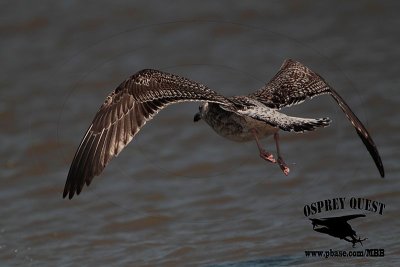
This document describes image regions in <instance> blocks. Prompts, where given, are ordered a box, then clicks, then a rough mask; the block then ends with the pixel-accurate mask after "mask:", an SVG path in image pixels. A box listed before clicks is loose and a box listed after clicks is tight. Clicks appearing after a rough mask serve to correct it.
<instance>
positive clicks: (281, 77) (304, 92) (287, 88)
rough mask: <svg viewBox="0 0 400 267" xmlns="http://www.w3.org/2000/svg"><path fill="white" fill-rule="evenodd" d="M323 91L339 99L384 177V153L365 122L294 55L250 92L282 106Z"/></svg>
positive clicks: (270, 104) (258, 98) (254, 95)
mask: <svg viewBox="0 0 400 267" xmlns="http://www.w3.org/2000/svg"><path fill="white" fill-rule="evenodd" d="M322 94H330V95H331V96H332V97H333V99H334V100H335V101H336V102H337V103H338V105H339V107H340V108H341V109H342V111H343V112H344V113H345V115H346V117H347V119H348V120H349V121H350V122H351V124H352V125H353V126H354V128H355V130H356V132H357V134H358V136H359V137H360V138H361V140H362V141H363V143H364V145H365V146H366V148H367V150H368V152H369V153H370V154H371V156H372V158H373V160H374V162H375V165H376V166H377V168H378V170H379V173H380V174H381V176H382V177H384V176H385V171H384V168H383V164H382V160H381V157H380V155H379V152H378V149H377V148H376V145H375V143H374V141H373V140H372V138H371V136H370V134H369V133H368V131H367V129H366V128H365V126H364V125H363V124H362V122H361V121H360V120H359V119H358V118H357V116H356V115H355V114H354V112H353V111H352V110H351V109H350V107H349V106H348V105H347V103H346V102H345V101H344V100H343V98H342V97H341V96H340V95H339V94H338V93H337V92H336V91H335V90H334V89H333V88H332V87H331V86H329V85H328V83H327V82H326V81H325V80H324V79H323V78H322V77H321V76H320V75H318V74H317V73H315V72H313V71H312V70H310V69H309V68H307V67H306V66H304V65H303V64H301V63H300V62H296V61H293V60H291V59H287V60H285V62H284V63H283V65H282V67H281V69H280V70H279V71H278V73H277V74H276V75H275V76H274V77H273V78H272V80H271V81H270V82H269V83H267V84H266V85H265V86H264V87H263V88H261V89H260V90H258V91H256V92H254V93H252V94H250V95H249V97H251V98H254V99H256V100H258V101H260V102H261V103H263V104H264V105H266V106H267V107H270V108H274V109H281V108H283V107H287V106H291V105H294V104H299V103H301V102H303V101H304V100H306V99H307V98H313V97H314V96H318V95H322Z"/></svg>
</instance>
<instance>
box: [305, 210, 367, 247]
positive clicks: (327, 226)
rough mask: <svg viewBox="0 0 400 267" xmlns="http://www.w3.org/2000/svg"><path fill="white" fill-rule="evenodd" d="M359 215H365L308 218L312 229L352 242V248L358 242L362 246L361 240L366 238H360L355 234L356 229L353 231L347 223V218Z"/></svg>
mask: <svg viewBox="0 0 400 267" xmlns="http://www.w3.org/2000/svg"><path fill="white" fill-rule="evenodd" d="M359 217H365V215H364V214H353V215H346V216H339V217H329V218H321V219H317V218H314V219H311V218H310V220H311V223H312V226H313V229H314V231H316V232H319V233H323V234H327V235H330V236H333V237H336V238H340V239H343V240H346V241H347V242H350V243H352V244H353V248H354V247H355V245H356V243H360V244H361V246H362V241H365V240H367V238H364V239H361V237H359V236H357V234H356V231H354V230H353V228H352V227H351V225H350V224H349V223H348V221H349V220H352V219H355V218H359Z"/></svg>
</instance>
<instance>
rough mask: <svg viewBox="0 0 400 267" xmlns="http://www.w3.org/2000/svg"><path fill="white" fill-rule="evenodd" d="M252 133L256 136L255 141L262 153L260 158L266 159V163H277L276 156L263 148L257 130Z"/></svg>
mask: <svg viewBox="0 0 400 267" xmlns="http://www.w3.org/2000/svg"><path fill="white" fill-rule="evenodd" d="M251 132H252V133H253V135H254V139H255V140H256V143H257V147H258V150H259V151H260V157H261V158H262V159H265V160H266V161H269V162H272V163H276V160H275V158H274V156H273V155H272V154H271V153H270V152H267V151H265V149H263V148H262V147H261V144H260V141H259V140H258V136H257V131H256V129H252V130H251Z"/></svg>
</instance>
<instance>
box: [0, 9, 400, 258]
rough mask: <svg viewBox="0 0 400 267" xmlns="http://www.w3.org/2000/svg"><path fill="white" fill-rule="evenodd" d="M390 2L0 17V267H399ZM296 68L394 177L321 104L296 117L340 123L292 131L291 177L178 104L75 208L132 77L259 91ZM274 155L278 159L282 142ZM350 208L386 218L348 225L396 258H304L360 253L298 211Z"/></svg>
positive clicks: (395, 25) (395, 34)
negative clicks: (311, 77)
mask: <svg viewBox="0 0 400 267" xmlns="http://www.w3.org/2000/svg"><path fill="white" fill-rule="evenodd" d="M385 3H386V4H385V5H384V4H382V3H381V2H379V1H368V2H363V3H359V4H356V3H350V4H349V3H347V2H346V3H344V2H343V3H340V4H336V3H335V4H332V5H330V4H328V3H325V4H324V3H319V4H316V3H315V2H307V1H306V2H301V3H297V2H285V3H280V2H273V3H269V4H268V5H266V4H265V3H263V2H262V1H260V3H258V4H257V5H255V4H252V5H250V4H244V2H243V3H242V2H239V1H237V2H236V4H235V5H233V3H231V2H229V3H228V2H226V3H224V2H221V1H218V2H215V3H207V4H200V3H197V4H193V5H192V6H189V5H188V3H186V2H182V3H181V4H182V5H177V4H176V5H175V4H174V5H172V4H168V5H167V4H166V3H165V4H160V3H158V2H155V1H146V3H144V4H143V3H142V4H138V3H131V2H128V3H125V4H124V5H120V6H118V5H115V6H108V5H107V2H105V1H104V2H96V3H93V4H92V5H87V4H83V3H79V2H75V1H59V2H57V3H56V2H51V1H49V2H48V3H44V2H40V4H38V3H34V2H30V3H22V2H9V3H1V4H0V12H1V13H0V14H1V20H0V23H1V24H0V36H1V42H0V46H1V49H0V53H1V59H2V60H1V62H0V64H1V67H2V71H1V72H0V77H1V79H0V81H1V83H0V85H1V90H0V128H1V131H0V136H1V139H0V142H1V150H0V157H1V161H0V164H1V179H0V188H1V189H0V201H1V202H0V203H2V207H1V209H0V217H1V220H0V266H94V265H100V266H187V265H189V266H191V265H203V266H269V265H274V266H285V265H299V266H302V265H304V266H305V265H307V266H308V265H314V266H320V265H321V264H330V265H340V266H342V265H344V264H350V265H353V264H368V265H374V264H381V265H385V266H387V265H392V266H396V265H397V264H396V263H398V262H397V260H398V258H399V254H400V243H399V241H398V236H399V235H400V230H399V229H400V227H399V219H398V218H399V216H400V213H399V209H398V207H399V205H400V197H399V196H400V195H399V189H400V188H399V186H400V183H399V179H398V178H399V177H398V176H399V170H400V165H399V163H398V159H399V152H398V151H399V150H398V148H399V147H398V145H399V137H398V134H397V133H398V132H399V130H400V124H399V120H398V118H397V114H398V113H399V110H400V109H399V98H400V97H399V94H398V92H397V91H398V88H399V85H400V79H399V75H398V71H399V67H398V63H397V62H398V60H399V56H400V49H399V46H398V42H399V36H400V35H399V30H398V29H399V26H400V19H399V17H398V15H397V13H396V10H398V4H396V3H395V2H394V3H393V4H392V5H389V2H385ZM396 5H397V9H396ZM228 6H229V8H228ZM285 58H293V59H296V60H299V61H301V62H303V63H304V64H306V65H308V66H310V67H311V68H312V69H314V70H316V71H317V72H319V73H320V74H321V75H322V76H324V77H325V78H326V80H327V81H329V83H330V84H331V85H332V86H334V87H335V88H336V89H337V91H339V92H340V94H341V95H342V96H343V97H344V98H345V99H346V100H347V101H348V103H349V104H350V106H351V107H352V108H353V109H354V111H355V113H356V114H358V115H359V117H360V119H361V120H362V121H364V122H365V124H366V126H367V128H368V129H369V131H370V132H371V134H372V135H373V137H374V140H375V142H376V143H377V145H378V148H379V150H380V153H381V156H382V159H383V162H384V165H385V169H386V178H385V179H380V178H379V173H378V171H377V170H376V168H375V166H374V163H373V161H372V159H371V158H370V156H369V154H368V152H367V151H366V149H365V148H364V146H363V144H362V142H360V140H359V138H358V136H357V135H356V134H355V133H354V130H353V129H352V128H351V126H350V124H349V123H348V122H347V120H346V119H345V117H344V115H343V114H342V113H341V111H340V110H339V108H338V107H337V106H336V105H335V103H334V101H332V100H331V99H330V98H329V97H327V96H324V97H321V98H318V99H314V100H312V101H308V102H306V103H305V104H304V105H302V106H298V107H293V108H291V109H287V110H285V112H287V113H288V114H300V115H303V116H311V117H320V116H329V117H331V118H332V119H333V124H332V126H331V127H329V128H325V129H322V130H318V131H316V132H313V133H308V134H304V135H295V134H292V135H291V134H282V151H283V153H284V155H285V158H286V161H287V162H288V163H289V164H290V166H291V170H292V171H291V173H290V175H289V176H288V177H284V175H283V174H282V173H281V172H280V170H279V169H278V168H277V166H274V165H271V164H268V163H266V162H264V161H263V160H261V159H260V158H259V157H258V153H257V148H256V145H255V144H254V143H248V144H236V143H232V142H230V141H227V140H224V139H222V138H221V137H219V136H217V135H216V134H215V133H214V132H213V131H212V130H211V129H210V128H209V127H208V126H207V125H206V124H205V123H203V122H201V123H197V124H194V123H193V115H194V113H195V112H196V111H197V104H181V105H176V106H171V107H169V108H167V109H166V110H165V111H162V112H161V113H160V114H159V115H158V116H157V117H156V118H155V119H154V120H153V121H152V122H151V123H150V124H148V125H146V126H145V127H144V128H143V130H142V131H141V132H140V133H139V135H138V136H137V138H136V139H135V140H134V141H133V142H132V143H131V144H130V145H129V147H127V148H126V149H125V150H124V151H123V152H122V153H121V155H120V156H119V157H118V159H117V160H113V161H112V163H111V164H110V165H109V166H108V167H107V169H106V170H105V171H104V172H103V173H102V175H101V176H100V177H97V178H95V180H94V182H93V183H92V185H91V186H90V187H88V188H84V191H83V192H82V194H81V195H80V196H78V197H76V198H74V199H73V200H71V201H70V200H65V199H62V197H61V193H62V189H63V185H64V183H65V179H66V176H67V172H68V168H69V165H70V162H71V160H72V156H73V154H74V152H75V150H76V148H77V146H78V143H79V141H80V139H81V138H82V136H83V133H84V131H85V130H86V127H87V126H88V125H89V123H90V121H91V119H92V118H93V116H94V114H95V112H96V111H97V109H98V107H99V106H100V104H101V103H102V101H103V99H104V98H105V96H106V95H107V94H108V93H109V92H110V91H111V90H112V89H114V88H115V87H116V86H117V85H118V84H119V83H120V82H121V81H123V80H124V79H125V78H126V77H128V76H129V75H131V74H132V73H134V72H136V71H138V70H140V69H143V68H155V69H161V70H164V71H168V72H172V73H176V74H179V75H183V76H185V77H188V78H191V79H193V80H197V81H200V82H202V83H205V84H207V85H208V86H210V87H211V88H214V89H215V90H217V91H218V92H221V93H223V94H225V95H236V94H247V93H248V92H250V91H252V90H255V89H257V88H259V87H261V86H262V85H263V83H264V82H266V81H267V80H269V79H270V78H271V77H272V76H273V75H274V74H275V72H276V71H277V70H278V68H279V66H280V65H281V63H282V62H283V60H284V59H285ZM263 144H264V145H265V146H266V147H267V148H271V150H272V151H274V149H273V148H274V144H273V140H271V139H266V140H263ZM353 196H354V197H363V198H368V199H373V200H377V201H380V202H383V203H385V204H386V208H385V211H384V214H383V215H378V214H375V213H372V212H363V211H355V212H357V213H360V212H361V213H365V214H366V215H367V217H366V218H365V219H357V220H354V221H352V226H353V227H354V228H355V229H356V231H357V233H358V234H360V235H361V236H366V237H368V240H367V241H365V242H364V247H362V248H384V249H385V257H384V258H376V259H372V258H353V259H349V258H334V259H321V258H306V257H305V256H304V250H329V249H337V250H351V249H352V248H351V244H350V243H346V242H344V241H341V240H339V239H335V238H332V237H329V236H327V235H321V234H319V233H316V232H314V231H313V230H312V226H311V224H310V222H309V220H308V219H307V218H306V217H305V216H304V215H303V207H304V205H306V204H310V203H312V202H315V201H318V200H324V199H329V198H335V197H346V198H350V197H353ZM346 212H348V213H351V212H352V211H351V210H350V211H349V210H347V211H345V212H344V213H346ZM353 213H354V212H353ZM334 215H335V214H334V213H332V214H331V213H322V214H321V216H320V217H329V216H334ZM341 215H342V214H341ZM358 248H359V247H358Z"/></svg>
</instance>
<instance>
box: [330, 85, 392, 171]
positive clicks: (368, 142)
mask: <svg viewBox="0 0 400 267" xmlns="http://www.w3.org/2000/svg"><path fill="white" fill-rule="evenodd" d="M330 94H331V96H332V97H333V99H335V101H336V102H337V103H338V105H339V107H340V108H341V109H342V110H343V112H344V113H345V115H346V117H347V118H348V120H349V121H350V122H351V124H352V125H353V126H354V129H355V130H356V132H357V134H358V136H359V137H360V138H361V140H362V141H363V143H364V145H365V147H366V148H367V150H368V152H369V153H370V155H371V157H372V158H373V160H374V162H375V165H376V167H377V168H378V170H379V173H380V175H381V177H382V178H383V177H385V170H384V167H383V163H382V160H381V156H380V155H379V152H378V149H377V147H376V145H375V143H374V141H373V140H372V138H371V135H370V134H369V133H368V131H367V129H366V128H365V126H364V125H363V124H362V122H361V121H360V120H359V119H358V118H357V116H356V115H355V114H354V112H353V111H352V110H351V109H350V107H349V106H348V105H347V103H346V102H345V101H344V99H343V98H342V97H341V96H340V95H339V94H338V93H337V92H336V91H335V90H334V89H333V88H331V89H330Z"/></svg>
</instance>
